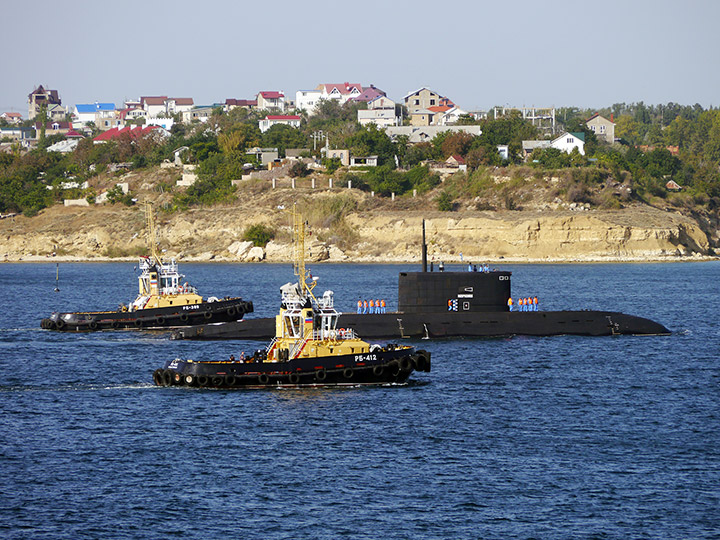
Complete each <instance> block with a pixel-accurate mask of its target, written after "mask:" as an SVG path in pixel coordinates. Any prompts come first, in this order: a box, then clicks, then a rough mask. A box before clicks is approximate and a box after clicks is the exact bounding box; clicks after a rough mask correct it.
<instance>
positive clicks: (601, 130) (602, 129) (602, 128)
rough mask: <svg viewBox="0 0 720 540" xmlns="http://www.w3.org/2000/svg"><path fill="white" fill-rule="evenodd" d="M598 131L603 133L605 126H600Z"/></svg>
mask: <svg viewBox="0 0 720 540" xmlns="http://www.w3.org/2000/svg"><path fill="white" fill-rule="evenodd" d="M593 131H595V130H594V129H593ZM600 133H601V134H602V133H605V126H600Z"/></svg>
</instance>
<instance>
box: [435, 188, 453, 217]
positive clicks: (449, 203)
mask: <svg viewBox="0 0 720 540" xmlns="http://www.w3.org/2000/svg"><path fill="white" fill-rule="evenodd" d="M435 202H437V206H438V210H440V211H441V212H452V211H453V209H454V206H455V205H454V204H453V200H452V196H451V195H450V194H449V193H448V192H447V191H443V192H442V193H440V195H438V197H437V199H435Z"/></svg>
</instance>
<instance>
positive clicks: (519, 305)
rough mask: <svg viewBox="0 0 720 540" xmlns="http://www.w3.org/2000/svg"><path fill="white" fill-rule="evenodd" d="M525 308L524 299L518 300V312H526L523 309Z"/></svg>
mask: <svg viewBox="0 0 720 540" xmlns="http://www.w3.org/2000/svg"><path fill="white" fill-rule="evenodd" d="M523 307H524V306H523V299H522V298H518V311H525V310H524V309H523Z"/></svg>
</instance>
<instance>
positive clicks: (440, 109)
mask: <svg viewBox="0 0 720 540" xmlns="http://www.w3.org/2000/svg"><path fill="white" fill-rule="evenodd" d="M454 108H455V107H451V106H450V105H438V106H435V107H428V111H431V112H434V113H442V112H447V111H449V110H451V109H454Z"/></svg>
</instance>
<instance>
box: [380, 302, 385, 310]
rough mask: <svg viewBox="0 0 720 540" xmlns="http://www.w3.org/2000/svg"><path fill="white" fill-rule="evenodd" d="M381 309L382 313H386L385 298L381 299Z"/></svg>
mask: <svg viewBox="0 0 720 540" xmlns="http://www.w3.org/2000/svg"><path fill="white" fill-rule="evenodd" d="M380 309H382V313H385V299H384V298H383V299H382V300H380Z"/></svg>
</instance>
